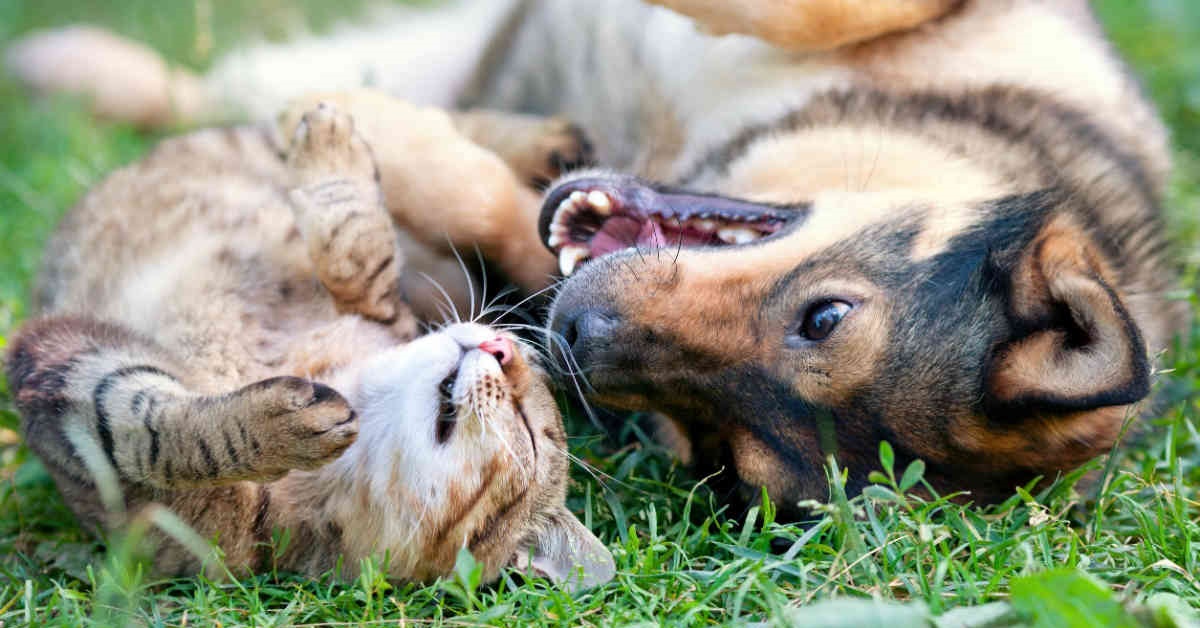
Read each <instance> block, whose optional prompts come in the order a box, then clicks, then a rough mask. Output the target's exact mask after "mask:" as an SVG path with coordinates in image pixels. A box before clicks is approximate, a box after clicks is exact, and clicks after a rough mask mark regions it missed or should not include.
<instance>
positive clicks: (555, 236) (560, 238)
mask: <svg viewBox="0 0 1200 628" xmlns="http://www.w3.org/2000/svg"><path fill="white" fill-rule="evenodd" d="M566 242H567V238H566V237H565V236H564V235H563V234H561V233H557V232H556V233H551V234H550V237H549V238H546V244H547V245H548V246H549V247H550V248H552V249H557V248H558V247H559V245H560V244H566Z"/></svg>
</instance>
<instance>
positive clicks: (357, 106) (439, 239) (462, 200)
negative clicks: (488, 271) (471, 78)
mask: <svg viewBox="0 0 1200 628" xmlns="http://www.w3.org/2000/svg"><path fill="white" fill-rule="evenodd" d="M321 102H328V103H333V104H335V105H336V106H337V107H339V108H340V109H341V110H343V111H346V112H348V113H349V114H351V115H352V116H353V117H354V122H355V124H356V126H357V128H358V132H359V133H361V134H362V137H364V138H365V139H366V141H367V143H368V144H369V145H370V147H371V150H372V152H373V153H374V156H375V162H376V163H377V164H378V166H379V171H380V174H381V181H380V184H381V187H382V189H383V192H384V196H385V199H386V207H387V210H388V212H389V213H390V214H391V216H392V219H393V220H394V221H395V223H396V224H397V225H399V226H400V228H401V229H402V230H403V231H404V233H406V234H407V235H409V236H411V237H412V238H413V239H415V240H417V241H419V242H420V243H422V244H423V245H425V246H428V247H430V248H431V249H433V250H435V251H438V252H439V253H441V254H444V255H447V256H449V255H453V251H455V250H457V251H460V252H461V251H472V250H473V249H475V248H478V250H479V251H480V252H481V253H482V254H483V256H484V257H485V258H487V260H488V261H489V262H492V263H494V264H495V265H496V267H497V268H499V270H501V271H502V272H503V273H504V274H505V275H506V276H507V277H508V278H509V279H510V280H512V281H513V282H514V283H517V284H519V285H520V286H522V287H523V288H525V289H526V290H529V291H530V292H533V291H536V290H539V289H541V288H544V287H545V286H546V285H547V284H549V283H550V282H551V281H552V279H553V273H554V269H555V267H556V264H555V258H554V255H552V254H551V253H550V252H549V250H547V249H546V247H544V246H543V245H542V243H541V240H540V238H539V236H538V232H537V228H536V225H537V218H538V214H539V212H540V211H541V206H542V203H541V196H540V195H539V194H538V192H537V191H536V190H534V189H533V188H532V187H530V186H529V185H526V184H525V182H524V181H523V180H522V176H523V175H524V176H530V175H532V174H533V173H518V172H516V171H514V170H513V168H511V167H510V165H509V164H508V163H506V162H505V157H503V156H501V155H500V154H497V153H496V152H493V151H492V150H489V149H488V148H486V147H484V146H481V145H480V144H478V143H476V142H475V141H473V140H472V138H471V137H470V136H468V134H467V133H464V132H463V130H467V131H470V133H472V134H474V135H479V136H482V129H476V130H474V131H472V130H470V129H466V126H464V127H463V129H459V128H458V127H456V126H455V125H456V121H455V119H454V118H453V117H452V116H451V114H449V113H447V112H446V111H445V110H442V109H437V108H433V107H420V106H417V105H413V104H412V103H408V102H405V101H403V100H399V99H396V98H393V97H390V96H388V95H387V94H384V93H381V92H379V91H375V90H369V89H356V90H351V91H345V92H333V93H315V94H310V95H308V96H305V97H304V98H301V99H299V100H298V101H296V102H295V103H293V104H292V106H291V107H289V108H288V109H287V110H286V111H284V112H283V113H282V114H281V115H280V116H279V124H278V128H279V130H280V133H281V135H282V136H283V137H285V138H290V137H293V136H294V135H295V133H294V131H295V129H296V128H297V126H298V122H299V120H300V119H301V117H302V116H303V115H305V114H306V113H307V112H311V111H313V109H314V108H315V107H316V106H317V104H318V103H321ZM476 122H477V123H478V122H479V120H478V119H477V121H476ZM458 124H463V125H465V124H466V122H465V121H464V120H460V121H459V122H458ZM497 130H498V129H495V128H493V129H490V130H489V131H488V132H489V133H491V132H495V131H497ZM477 131H478V132H477ZM559 139H562V138H561V136H560V137H559ZM492 140H497V141H492ZM492 140H489V141H490V142H492V143H497V142H498V138H492ZM524 150H525V149H524V148H522V147H521V146H519V145H518V144H517V143H514V144H512V145H510V146H509V147H508V148H507V149H506V152H507V153H508V158H512V157H514V156H515V155H516V154H517V153H520V152H522V151H524Z"/></svg>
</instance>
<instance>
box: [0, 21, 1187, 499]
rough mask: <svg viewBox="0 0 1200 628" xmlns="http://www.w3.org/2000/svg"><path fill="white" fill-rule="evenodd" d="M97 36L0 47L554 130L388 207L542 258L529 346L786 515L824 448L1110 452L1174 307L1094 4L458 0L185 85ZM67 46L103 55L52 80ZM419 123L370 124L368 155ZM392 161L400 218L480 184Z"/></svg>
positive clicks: (185, 100)
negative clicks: (363, 97) (502, 183)
mask: <svg viewBox="0 0 1200 628" xmlns="http://www.w3.org/2000/svg"><path fill="white" fill-rule="evenodd" d="M55 37H58V38H59V39H57V40H55V39H54V38H55ZM87 37H91V38H92V39H93V40H96V39H97V38H98V39H101V40H105V38H106V37H110V36H108V35H104V34H102V33H97V32H95V31H89V30H80V29H75V30H73V31H65V32H59V33H51V34H44V35H38V36H34V37H33V38H32V39H29V40H26V41H25V42H23V43H21V44H19V45H18V46H17V47H16V48H14V52H12V53H11V54H10V56H9V59H10V66H11V67H13V68H14V69H16V71H17V72H18V74H19V75H20V76H22V77H23V78H24V79H25V80H27V81H28V82H30V83H32V84H34V85H35V86H39V87H41V88H43V89H53V90H73V91H79V92H83V93H86V94H90V95H91V96H92V97H93V99H94V100H93V102H94V103H95V107H96V109H97V110H98V111H99V112H101V113H107V114H108V115H110V116H115V117H118V118H122V119H126V120H131V121H135V122H140V123H142V124H146V125H151V126H153V125H161V124H164V123H171V122H179V121H196V120H208V119H213V118H216V117H222V116H228V115H230V112H238V115H242V116H251V117H262V116H269V115H274V114H275V113H276V112H278V111H279V110H281V109H282V108H283V107H284V103H285V102H286V101H287V100H288V99H289V98H291V97H295V96H298V95H301V94H302V93H304V92H306V91H308V90H313V89H320V90H326V91H334V92H336V91H339V90H351V89H355V88H358V87H361V86H362V85H363V84H370V85H372V86H374V87H375V88H377V89H379V90H382V91H383V92H386V93H388V94H390V95H392V96H395V97H399V98H404V99H407V100H410V101H413V102H417V103H420V104H425V105H431V106H435V107H440V108H454V109H472V108H474V109H479V108H483V109H496V110H503V111H508V112H523V113H528V114H540V115H561V116H565V117H566V118H568V119H569V120H571V121H573V122H574V123H575V124H576V125H578V128H579V129H582V130H583V131H584V132H585V133H586V137H587V138H588V140H589V141H588V142H587V144H588V148H589V149H590V152H589V154H590V155H592V156H593V157H594V161H595V164H596V167H595V168H590V169H580V170H573V171H568V172H566V173H565V174H562V176H559V177H558V178H557V179H555V180H554V181H553V183H552V184H551V185H550V186H549V187H548V188H547V189H546V191H545V193H544V195H543V196H542V197H541V198H537V197H536V195H529V196H528V197H526V196H522V197H521V198H520V199H517V200H512V201H506V202H502V203H493V202H491V201H487V200H484V201H479V202H478V203H475V204H474V206H471V205H472V204H471V203H464V204H462V205H461V206H456V207H439V208H436V209H434V208H419V209H415V210H413V212H415V213H416V214H421V212H424V213H423V214H421V215H420V216H415V215H414V216H415V217H414V216H410V217H409V220H410V222H414V223H421V225H423V226H416V227H414V226H413V224H406V225H405V226H406V227H407V228H409V229H410V230H413V231H414V232H415V233H417V234H418V239H419V240H422V241H423V242H424V243H425V244H426V245H427V246H429V247H431V248H435V249H436V248H437V247H438V246H439V241H440V242H441V243H442V244H443V245H444V243H445V242H446V241H450V242H451V243H455V242H461V243H464V244H468V243H470V242H471V241H472V238H474V239H476V240H481V241H485V242H488V243H491V245H489V246H485V247H483V250H484V253H485V255H489V256H490V257H491V258H492V259H494V260H495V259H497V258H499V262H500V266H501V268H502V269H504V270H505V271H506V272H507V273H508V274H509V275H510V276H515V277H516V278H517V280H518V281H519V282H520V283H521V284H522V285H523V286H525V287H526V288H527V289H529V290H535V289H537V288H538V287H540V286H543V285H545V283H546V280H545V276H546V274H548V273H549V272H550V271H552V270H553V268H554V266H555V265H557V266H558V268H559V270H560V272H561V275H562V276H563V277H564V279H563V281H562V283H561V284H560V285H559V287H558V290H557V294H556V295H555V298H554V300H553V304H552V306H551V309H550V314H549V319H548V322H547V325H546V329H547V338H548V344H549V345H550V347H551V348H552V349H553V350H554V351H553V352H554V353H555V354H556V356H557V359H558V361H559V362H560V363H561V366H562V367H563V368H564V369H565V370H568V371H571V372H574V373H578V374H579V375H580V376H581V377H582V378H584V379H586V390H587V393H588V396H589V398H590V399H591V400H592V401H594V402H596V403H599V404H601V405H604V406H609V407H614V408H621V409H630V410H645V411H653V412H655V413H658V414H659V415H661V416H662V417H664V418H663V423H662V425H661V427H660V432H662V433H663V434H665V435H667V436H669V440H671V442H672V443H673V444H674V446H675V447H676V448H677V449H678V451H679V453H680V455H681V457H683V458H685V459H688V460H692V461H694V462H695V463H696V464H698V465H701V466H706V465H707V466H713V467H718V466H725V467H726V468H728V469H732V470H733V475H732V476H731V477H730V480H731V482H732V485H731V488H732V489H733V490H732V493H731V495H733V496H740V497H741V498H745V499H756V498H757V496H758V495H759V494H760V491H761V490H762V489H763V488H765V489H766V491H767V492H768V494H769V495H770V497H771V498H772V499H773V500H774V501H775V502H776V503H777V505H778V507H779V510H780V513H781V516H788V515H795V514H799V513H800V508H799V506H798V503H799V502H800V501H802V500H805V499H810V498H817V499H820V498H824V497H825V496H826V495H827V494H828V493H827V492H828V490H829V489H828V485H827V477H826V460H827V458H828V457H829V456H835V457H836V459H837V461H838V463H839V465H840V466H841V467H842V468H844V469H846V470H847V472H848V476H847V478H848V479H847V487H846V490H847V491H848V492H849V493H851V494H853V493H855V492H858V491H860V490H861V489H862V487H864V486H865V485H866V483H867V474H868V472H869V471H870V470H871V469H872V468H874V467H875V466H877V461H878V450H879V443H880V441H885V440H886V441H888V442H889V443H890V444H891V446H892V447H893V449H894V450H895V456H896V459H897V460H898V461H900V462H901V463H903V462H905V461H908V460H914V459H918V458H919V459H922V460H924V461H925V463H926V465H927V466H926V475H925V477H926V479H927V480H928V481H929V483H930V485H931V486H932V487H933V488H934V489H936V490H938V491H962V492H963V495H964V499H970V500H974V501H976V502H980V503H986V502H994V501H997V500H1001V499H1003V498H1005V497H1007V496H1008V495H1010V494H1011V492H1012V491H1013V488H1014V487H1016V486H1022V485H1026V484H1029V483H1030V482H1032V481H1034V480H1035V479H1037V478H1053V477H1055V476H1056V475H1057V474H1059V473H1062V472H1064V471H1066V470H1068V469H1072V468H1074V467H1077V466H1078V465H1080V464H1082V463H1084V462H1085V461H1087V460H1089V459H1091V458H1093V457H1095V456H1096V455H1098V454H1101V453H1103V452H1105V451H1108V450H1109V449H1110V448H1111V447H1113V446H1114V443H1115V442H1116V441H1117V438H1118V434H1119V433H1120V432H1121V430H1122V426H1123V425H1124V424H1125V422H1126V421H1127V420H1128V419H1130V418H1131V417H1133V416H1134V415H1136V413H1137V408H1138V404H1139V403H1141V402H1142V401H1143V400H1145V399H1146V397H1147V396H1148V395H1149V393H1150V389H1151V382H1152V375H1153V371H1154V363H1155V359H1156V357H1157V356H1159V354H1160V353H1161V352H1162V351H1163V350H1164V349H1165V348H1166V347H1168V345H1169V343H1170V342H1171V339H1172V338H1173V337H1174V336H1175V335H1177V334H1178V333H1180V332H1181V331H1182V330H1183V329H1184V328H1185V326H1186V322H1187V321H1188V320H1189V318H1188V313H1187V311H1186V309H1185V305H1184V304H1183V303H1182V302H1179V301H1171V300H1169V299H1168V298H1167V293H1168V291H1169V290H1170V289H1171V287H1172V285H1173V281H1174V269H1173V266H1172V263H1171V261H1170V260H1169V259H1168V257H1167V255H1166V254H1165V249H1166V238H1165V234H1164V226H1163V222H1162V217H1161V212H1160V208H1161V205H1162V202H1163V189H1164V184H1165V179H1166V177H1167V174H1168V172H1169V169H1170V163H1169V151H1168V138H1167V134H1166V131H1165V129H1164V127H1163V125H1162V123H1161V121H1160V120H1159V118H1158V117H1157V115H1156V113H1155V111H1154V109H1153V107H1152V106H1151V105H1150V104H1149V103H1148V102H1147V99H1146V98H1145V96H1144V95H1143V93H1142V91H1141V90H1140V88H1139V86H1138V83H1137V81H1136V79H1135V78H1134V77H1133V76H1132V75H1131V74H1130V72H1129V70H1128V69H1127V68H1126V67H1125V65H1124V64H1123V63H1122V61H1121V60H1120V59H1119V58H1118V57H1117V56H1116V54H1115V53H1114V52H1113V50H1112V48H1111V46H1110V45H1109V43H1108V42H1107V41H1106V40H1105V37H1104V34H1103V32H1102V29H1101V28H1100V26H1099V25H1098V24H1097V22H1096V19H1095V17H1094V16H1093V14H1092V12H1091V10H1090V8H1089V6H1088V5H1087V3H1086V2H1085V1H1084V0H902V1H897V0H813V1H810V2H790V3H781V2H774V1H771V0H745V1H742V2H714V1H712V0H656V1H655V2H653V3H650V4H646V3H642V2H638V1H636V0H545V1H542V2H536V1H520V2H513V1H505V2H476V3H465V4H455V5H451V6H449V7H447V8H443V9H438V10H435V11H432V12H429V13H420V12H417V11H410V10H405V11H398V12H396V13H389V12H383V13H379V14H376V15H375V16H374V17H373V19H372V20H371V21H370V23H369V24H367V25H365V26H359V27H346V28H343V29H342V30H340V31H337V32H335V33H333V34H331V35H328V36H326V37H324V38H317V39H309V40H304V41H300V42H296V43H289V44H283V45H269V46H268V45H260V46H251V47H248V48H245V49H242V50H241V51H238V52H235V53H231V54H230V55H228V56H226V57H225V58H223V59H222V60H219V61H218V63H217V64H216V66H215V69H214V70H213V71H212V72H210V73H209V74H207V75H205V76H196V75H192V74H189V73H187V72H184V71H181V70H178V69H170V68H168V67H167V66H166V65H165V64H163V63H162V62H161V61H158V60H157V57H156V56H155V55H154V54H153V53H152V52H151V51H149V50H147V49H145V48H141V47H139V46H137V45H135V44H131V43H128V42H124V41H120V40H114V39H111V38H110V39H106V40H105V41H106V42H107V43H106V44H105V46H95V45H91V44H88V43H87V42H86V41H84V40H85V39H86V38H87ZM81 50H87V51H89V58H91V59H93V60H97V59H106V58H109V57H105V56H104V55H105V54H107V53H105V52H104V51H105V50H109V51H113V50H119V51H120V54H119V55H116V53H113V54H114V55H116V56H113V57H111V58H112V59H113V63H111V64H106V63H98V64H97V63H94V64H93V65H92V66H91V70H90V71H89V72H88V76H72V75H69V74H70V73H69V72H66V71H65V70H64V69H63V68H70V67H73V66H71V65H70V63H68V62H67V61H69V60H70V59H78V58H80V56H79V55H80V51H81ZM121 55H124V56H123V57H122V56H121ZM130 59H132V61H130ZM105 68H108V69H105ZM131 68H134V69H131ZM117 69H119V70H120V74H122V75H123V76H124V77H125V78H124V79H121V78H120V77H116V76H111V77H110V76H106V74H108V73H116V72H117ZM130 76H133V77H136V80H133V79H130V78H128V77H130ZM122 81H124V83H125V84H126V85H131V84H136V85H135V86H136V87H137V89H133V88H132V87H127V88H126V89H124V90H117V89H114V88H113V86H114V85H120V84H122ZM350 100H352V101H353V100H355V99H353V98H350ZM368 100H369V99H368ZM342 104H343V105H346V103H345V102H343V103H342ZM348 106H349V108H350V110H351V111H352V112H354V113H355V117H356V119H361V118H363V117H364V116H362V115H360V113H359V112H358V111H355V106H354V104H353V103H350V104H349V105H348ZM422 111H424V110H422ZM421 115H429V114H428V113H425V114H421ZM419 118H420V116H416V117H414V118H412V119H411V120H410V122H408V123H397V124H395V125H393V126H391V127H389V128H388V129H380V130H379V133H381V134H383V135H384V136H387V134H388V133H392V134H396V136H397V137H398V138H399V139H397V141H395V142H391V143H390V146H391V147H392V148H389V149H385V150H393V151H396V152H404V151H406V150H408V149H407V148H405V147H410V146H411V143H409V144H406V143H405V142H404V141H401V140H403V139H404V137H407V136H406V135H405V133H408V132H407V131H403V130H401V129H399V127H401V126H406V125H407V126H409V127H417V126H420V125H421V124H422V122H421V121H420V119H419ZM458 132H464V133H465V131H463V130H462V127H461V126H459V127H457V128H455V129H454V130H447V131H446V133H447V135H449V134H451V133H458ZM468 135H469V134H468ZM578 139H579V141H577V142H575V143H574V144H570V143H569V142H567V145H568V146H573V147H574V149H579V148H580V147H581V146H582V144H583V143H584V142H583V140H582V138H578ZM372 145H373V146H380V145H389V142H388V141H387V137H383V138H381V139H377V140H375V141H372ZM425 145H426V144H423V145H422V146H425ZM567 152H570V153H571V154H583V152H584V151H574V152H572V151H567ZM405 154H406V155H407V157H406V158H403V159H402V158H397V163H403V164H405V168H409V169H416V170H418V171H419V173H417V174H413V173H410V174H407V175H405V174H403V173H402V172H399V171H398V170H396V169H391V170H390V171H389V169H388V168H387V167H386V166H381V167H383V169H384V172H383V179H384V184H385V189H386V190H387V196H388V203H389V207H390V206H391V205H392V201H393V197H396V198H400V197H402V196H403V191H402V190H401V191H397V190H399V188H400V187H402V186H403V185H418V184H424V182H423V181H415V180H414V179H415V178H416V177H418V176H419V177H426V178H433V179H435V180H438V181H444V182H445V183H444V185H447V186H452V185H457V186H461V187H463V188H464V189H475V188H478V187H479V186H484V187H486V186H488V185H490V184H489V183H488V181H490V180H491V179H490V178H489V177H487V176H481V175H477V174H476V171H475V170H472V169H468V168H462V169H456V168H442V169H439V170H438V171H437V172H432V171H431V170H432V169H430V168H428V167H427V166H425V165H424V163H423V162H422V161H421V159H420V157H421V156H420V155H415V154H413V153H412V152H411V151H409V152H408V153H405ZM405 159H407V161H406V160H405ZM448 159H452V156H451V157H448ZM382 161H384V162H386V161H387V159H386V158H385V159H383V160H382ZM429 163H438V164H443V163H444V162H442V161H437V160H434V161H431V162H429ZM451 163H453V162H451ZM548 173H549V174H550V175H558V174H560V173H559V172H558V170H557V169H555V168H549V169H548ZM389 181H390V182H389ZM392 211H393V212H395V209H394V208H392ZM535 223H536V225H535ZM439 225H441V226H440V227H439ZM445 225H450V226H445ZM514 225H521V226H518V227H514ZM535 228H536V229H537V231H536V233H537V234H538V237H539V239H540V241H541V244H543V245H545V247H546V250H538V249H536V247H535V246H534V245H531V244H529V243H528V240H529V239H530V238H529V236H528V234H529V233H534V231H533V230H534V229H535ZM514 229H516V230H517V231H515V232H514ZM522 229H524V230H526V231H525V232H522V231H521V230H522ZM460 231H469V232H470V234H469V237H468V236H466V235H462V234H460ZM514 233H515V235H514ZM421 234H424V235H421ZM499 242H519V243H521V244H520V246H517V245H515V244H514V245H512V246H509V247H508V249H506V250H503V251H502V250H500V249H502V248H503V247H500V246H498V245H497V244H496V243H499ZM547 250H548V251H549V253H547V252H546V251H547ZM551 253H552V255H551ZM556 262H557V263H556Z"/></svg>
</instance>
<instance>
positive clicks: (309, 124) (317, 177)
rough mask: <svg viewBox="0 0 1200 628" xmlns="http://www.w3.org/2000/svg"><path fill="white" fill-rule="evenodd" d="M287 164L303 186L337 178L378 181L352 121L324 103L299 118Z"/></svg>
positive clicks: (369, 157)
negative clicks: (298, 176)
mask: <svg viewBox="0 0 1200 628" xmlns="http://www.w3.org/2000/svg"><path fill="white" fill-rule="evenodd" d="M288 161H289V163H290V164H291V165H292V168H293V170H295V171H296V172H297V174H299V175H300V177H301V181H300V183H301V184H302V185H304V184H320V183H321V182H322V181H328V180H336V179H339V178H351V179H367V180H371V181H374V180H376V179H377V178H378V172H377V170H376V168H375V159H374V157H373V156H372V154H371V149H370V147H369V146H367V143H366V141H364V140H363V138H362V136H360V135H359V134H358V133H357V132H355V130H354V118H352V117H351V116H350V114H348V113H346V112H344V111H341V110H340V109H338V108H337V107H336V106H335V105H333V104H332V103H329V102H324V101H323V102H320V103H317V105H316V106H315V107H313V108H311V109H309V110H308V111H306V112H305V113H304V114H303V115H301V116H300V120H299V122H298V123H297V124H296V127H295V131H294V132H293V135H292V139H291V142H290V144H289V154H288Z"/></svg>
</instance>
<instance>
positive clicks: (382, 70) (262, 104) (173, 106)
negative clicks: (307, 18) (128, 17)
mask: <svg viewBox="0 0 1200 628" xmlns="http://www.w3.org/2000/svg"><path fill="white" fill-rule="evenodd" d="M516 4H517V3H516V0H462V1H459V2H451V3H446V4H445V5H443V6H439V7H436V8H428V7H421V8H414V7H389V8H387V9H379V10H377V11H375V12H373V13H372V15H371V19H370V20H362V21H360V22H358V23H356V24H353V25H342V26H341V27H340V28H337V29H335V30H334V32H333V33H331V34H330V35H328V36H323V37H317V38H313V37H309V38H299V39H297V40H295V41H290V42H286V43H282V44H259V45H251V46H245V47H242V48H238V49H235V50H233V51H231V52H229V53H227V54H225V55H222V56H221V57H220V58H218V59H216V60H215V62H214V63H213V67H212V70H210V71H209V72H207V73H205V74H204V75H203V76H199V75H196V74H192V73H190V72H188V71H186V70H183V69H180V68H172V67H171V66H170V65H168V63H167V62H166V60H164V59H163V58H162V57H161V56H160V55H159V54H158V53H157V52H156V51H154V50H152V49H150V48H149V47H147V46H145V45H143V44H141V43H138V42H135V41H130V40H128V39H126V38H123V37H120V36H118V35H115V34H113V33H110V32H108V31H104V30H102V29H99V28H94V27H89V26H75V27H67V28H62V29H57V30H49V31H40V32H35V33H31V34H29V35H26V36H24V37H23V38H22V39H20V40H17V41H16V42H14V43H13V44H12V45H11V46H8V47H7V48H6V49H5V50H4V57H5V62H6V65H7V66H8V69H9V70H10V71H11V72H12V73H13V74H14V75H15V76H16V77H17V78H18V79H20V80H21V81H22V82H24V83H25V84H27V85H29V86H30V87H33V88H34V89H36V90H37V91H40V92H48V93H71V94H77V95H80V96H83V97H84V98H86V99H88V100H89V101H90V102H91V107H92V110H93V111H94V112H95V113H97V114H98V115H101V116H103V117H106V118H110V119H115V120H120V121H124V122H131V123H135V124H138V125H141V126H144V127H162V126H166V125H171V124H196V123H209V122H214V121H223V120H230V119H235V120H236V119H240V120H245V119H263V118H267V117H269V116H271V115H273V114H274V113H275V112H277V111H279V109H280V108H281V107H283V106H284V105H285V104H286V103H287V102H288V100H290V99H292V98H296V97H298V96H300V95H302V94H303V93H305V92H306V91H309V90H314V89H317V90H339V89H354V88H358V87H362V86H366V85H372V86H374V87H378V88H380V89H382V90H384V91H387V92H388V93H391V94H395V95H397V96H400V97H403V98H410V99H413V100H418V101H420V102H423V103H429V104H437V105H441V106H449V105H451V104H452V103H454V102H455V101H456V99H457V97H458V93H459V91H460V90H461V89H463V87H464V86H465V85H466V84H467V83H469V81H470V78H471V76H472V74H473V73H474V72H475V69H476V67H477V66H478V64H479V61H480V59H481V58H483V56H484V55H485V54H486V51H487V46H488V43H489V42H490V41H491V39H492V37H493V36H494V34H495V33H496V31H497V29H499V28H501V27H502V26H503V24H504V23H505V22H506V16H507V15H508V14H509V12H511V11H512V10H513V7H514V6H516Z"/></svg>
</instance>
